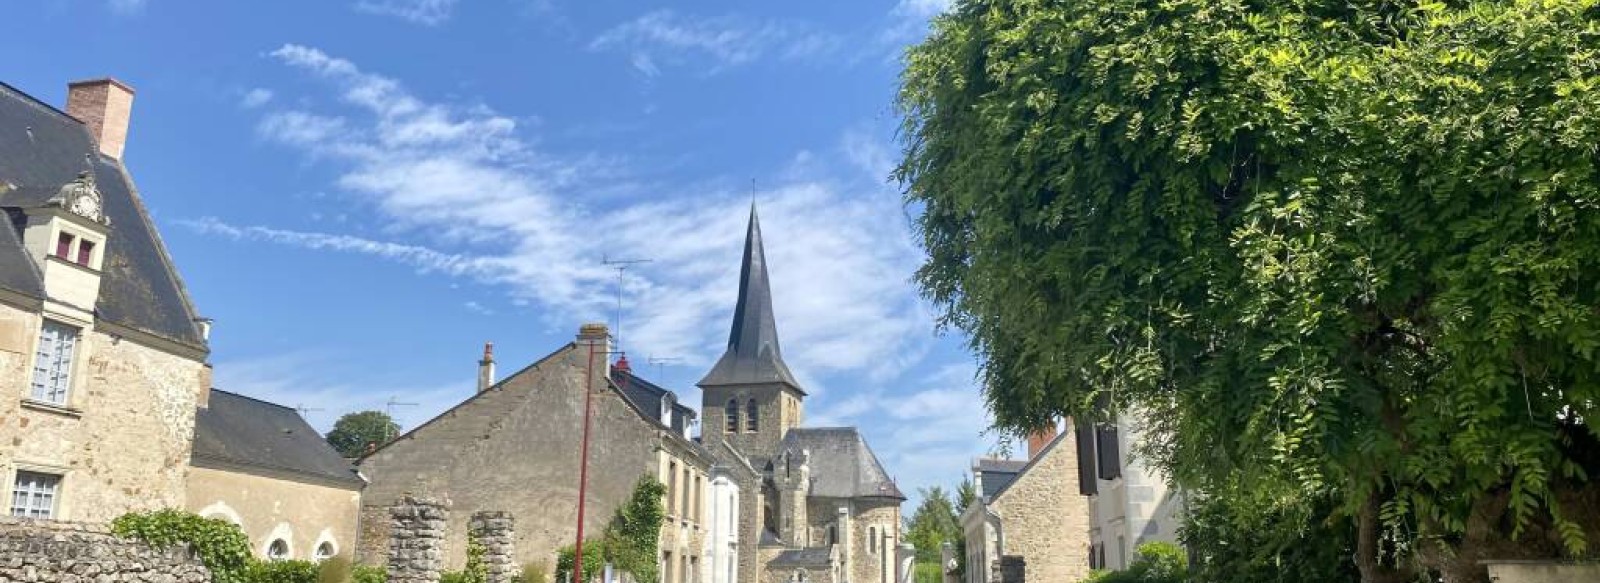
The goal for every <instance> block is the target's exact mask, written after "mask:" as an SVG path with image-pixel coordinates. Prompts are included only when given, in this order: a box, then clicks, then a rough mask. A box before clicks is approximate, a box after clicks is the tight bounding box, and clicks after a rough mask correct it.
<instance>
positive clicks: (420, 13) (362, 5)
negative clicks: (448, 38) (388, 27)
mask: <svg viewBox="0 0 1600 583" xmlns="http://www.w3.org/2000/svg"><path fill="white" fill-rule="evenodd" d="M457 1H458V0H360V1H358V2H356V9H357V10H361V11H364V12H371V13H373V14H382V15H386V16H393V17H396V18H399V19H401V20H407V21H410V22H414V23H417V24H422V25H427V26H436V25H439V24H443V23H444V22H445V21H446V20H449V19H450V13H451V11H453V10H454V9H455V5H456V2H457Z"/></svg>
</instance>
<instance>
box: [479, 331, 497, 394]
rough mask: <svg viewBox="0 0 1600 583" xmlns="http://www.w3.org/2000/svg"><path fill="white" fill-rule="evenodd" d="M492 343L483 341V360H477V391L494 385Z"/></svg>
mask: <svg viewBox="0 0 1600 583" xmlns="http://www.w3.org/2000/svg"><path fill="white" fill-rule="evenodd" d="M494 380H495V379H494V343H493V342H485V343H483V360H480V361H478V392H480V393H482V392H484V391H487V390H489V387H492V386H494Z"/></svg>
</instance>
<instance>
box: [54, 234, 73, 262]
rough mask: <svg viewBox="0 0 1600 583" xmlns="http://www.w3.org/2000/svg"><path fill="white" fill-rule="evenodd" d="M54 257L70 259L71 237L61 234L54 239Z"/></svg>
mask: <svg viewBox="0 0 1600 583" xmlns="http://www.w3.org/2000/svg"><path fill="white" fill-rule="evenodd" d="M56 257H60V258H62V259H71V258H72V235H69V234H67V233H62V234H61V235H60V236H58V237H56Z"/></svg>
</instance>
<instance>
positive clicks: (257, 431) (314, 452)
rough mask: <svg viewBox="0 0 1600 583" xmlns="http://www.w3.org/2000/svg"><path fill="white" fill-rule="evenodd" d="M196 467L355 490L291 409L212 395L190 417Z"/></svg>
mask: <svg viewBox="0 0 1600 583" xmlns="http://www.w3.org/2000/svg"><path fill="white" fill-rule="evenodd" d="M192 457H194V459H195V460H197V461H213V462H222V463H226V464H232V465H238V466H247V467H251V468H258V469H261V470H267V471H270V472H277V473H287V474H293V475H296V476H301V477H305V478H311V479H314V480H318V481H322V482H334V483H338V484H343V485H347V486H354V487H360V486H361V485H362V484H363V482H362V481H361V478H359V477H358V476H356V473H355V468H354V467H352V466H351V465H350V462H348V461H346V460H345V459H344V458H343V457H342V456H340V455H339V452H337V451H334V449H333V447H332V446H329V445H328V442H327V441H325V440H324V439H323V438H322V435H321V434H319V433H317V430H316V429H313V428H312V427H311V426H310V425H308V424H306V422H305V420H304V419H302V418H300V414H299V413H298V412H296V411H295V410H294V409H290V408H288V407H284V406H282V405H277V404H274V403H268V402H266V401H262V400H258V399H252V398H250V397H246V396H244V395H239V394H236V393H230V392H227V391H219V390H216V389H212V390H211V400H210V403H209V406H207V407H202V408H200V409H199V410H198V411H197V412H196V414H195V423H194V452H193V454H192Z"/></svg>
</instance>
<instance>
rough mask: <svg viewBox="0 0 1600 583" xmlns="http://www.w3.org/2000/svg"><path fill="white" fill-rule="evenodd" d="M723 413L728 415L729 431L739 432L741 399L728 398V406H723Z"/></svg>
mask: <svg viewBox="0 0 1600 583" xmlns="http://www.w3.org/2000/svg"><path fill="white" fill-rule="evenodd" d="M722 414H723V415H726V416H727V417H728V427H727V431H728V433H738V432H739V400H738V399H728V406H726V407H723V408H722Z"/></svg>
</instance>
